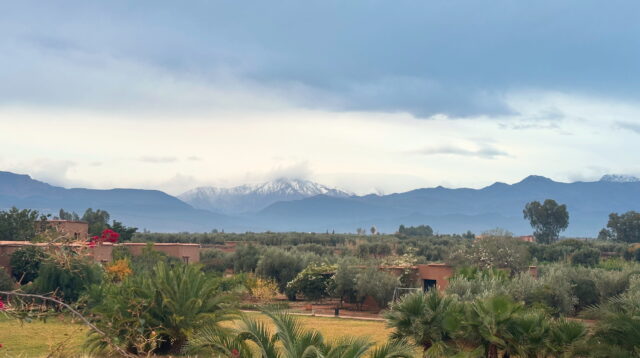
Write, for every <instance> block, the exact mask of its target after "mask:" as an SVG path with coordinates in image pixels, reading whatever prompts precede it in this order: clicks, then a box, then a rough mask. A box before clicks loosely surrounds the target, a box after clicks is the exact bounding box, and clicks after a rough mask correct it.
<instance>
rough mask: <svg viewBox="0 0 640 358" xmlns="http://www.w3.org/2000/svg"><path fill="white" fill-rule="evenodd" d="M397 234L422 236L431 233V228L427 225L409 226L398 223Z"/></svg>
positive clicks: (427, 235)
mask: <svg viewBox="0 0 640 358" xmlns="http://www.w3.org/2000/svg"><path fill="white" fill-rule="evenodd" d="M398 234H399V235H402V236H423V237H429V236H432V235H433V229H432V228H431V226H429V225H419V226H409V227H405V226H404V225H400V227H399V228H398Z"/></svg>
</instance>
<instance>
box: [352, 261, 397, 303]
mask: <svg viewBox="0 0 640 358" xmlns="http://www.w3.org/2000/svg"><path fill="white" fill-rule="evenodd" d="M398 286H400V280H399V279H398V278H397V277H395V276H393V275H391V274H389V273H386V272H384V271H380V270H378V269H377V268H375V267H370V268H368V269H366V270H365V271H363V272H360V273H359V274H358V275H357V276H356V291H357V292H358V299H359V300H360V302H361V303H362V302H364V300H365V299H366V298H367V296H371V298H373V300H374V301H376V303H377V304H378V306H379V307H381V308H385V307H387V305H388V304H389V302H391V300H392V299H393V293H394V291H395V289H396V287H398Z"/></svg>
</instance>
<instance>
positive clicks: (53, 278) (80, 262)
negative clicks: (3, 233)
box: [30, 258, 102, 303]
mask: <svg viewBox="0 0 640 358" xmlns="http://www.w3.org/2000/svg"><path fill="white" fill-rule="evenodd" d="M101 280H102V269H101V268H100V266H98V265H96V264H94V263H92V262H89V261H88V260H86V259H82V258H73V259H72V260H71V261H70V262H68V263H61V262H56V261H48V262H45V263H43V264H42V265H41V266H40V271H39V272H38V278H36V279H35V281H33V285H32V286H31V287H30V291H32V292H34V293H38V294H54V295H55V296H57V297H58V298H60V299H61V300H63V301H65V302H68V303H70V302H75V301H77V300H78V298H80V295H81V294H82V293H83V291H84V290H85V289H86V288H87V287H89V286H91V285H93V284H97V283H99V282H100V281H101Z"/></svg>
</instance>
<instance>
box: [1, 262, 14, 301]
mask: <svg viewBox="0 0 640 358" xmlns="http://www.w3.org/2000/svg"><path fill="white" fill-rule="evenodd" d="M15 287H16V283H15V281H13V279H12V278H11V276H10V275H9V274H8V273H7V271H5V270H4V269H3V268H0V291H12V290H13V289H14V288H15ZM1 297H2V296H0V298H1Z"/></svg>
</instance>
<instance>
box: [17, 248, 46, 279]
mask: <svg viewBox="0 0 640 358" xmlns="http://www.w3.org/2000/svg"><path fill="white" fill-rule="evenodd" d="M46 257H47V255H46V253H45V252H44V250H42V249H41V248H39V247H37V246H27V247H23V248H21V249H18V250H16V251H15V252H14V253H13V254H12V255H11V259H10V261H9V265H10V266H11V274H12V275H13V277H14V278H15V279H16V281H18V282H20V283H21V284H23V285H24V284H27V283H29V282H31V281H33V280H35V279H36V278H37V277H38V272H39V271H40V263H41V262H42V261H44V260H45V258H46Z"/></svg>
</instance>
